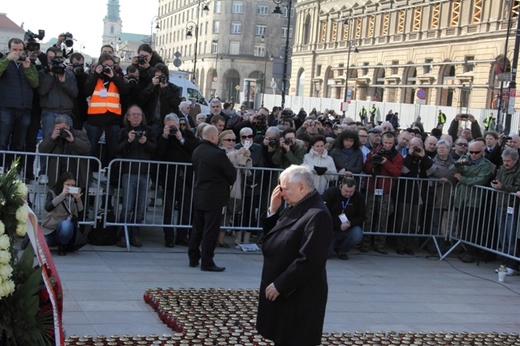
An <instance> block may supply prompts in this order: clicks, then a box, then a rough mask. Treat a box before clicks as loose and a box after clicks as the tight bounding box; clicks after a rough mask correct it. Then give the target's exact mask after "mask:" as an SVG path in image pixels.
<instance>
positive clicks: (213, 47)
mask: <svg viewBox="0 0 520 346" xmlns="http://www.w3.org/2000/svg"><path fill="white" fill-rule="evenodd" d="M217 53H218V42H215V41H213V42H211V54H217Z"/></svg>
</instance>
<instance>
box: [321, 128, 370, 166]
mask: <svg viewBox="0 0 520 346" xmlns="http://www.w3.org/2000/svg"><path fill="white" fill-rule="evenodd" d="M359 147H360V144H359V136H358V134H357V132H356V131H353V130H344V131H342V132H341V133H340V134H339V135H338V138H336V141H335V142H334V148H332V150H331V152H330V154H329V156H330V157H332V159H333V160H334V164H335V165H336V169H337V170H338V172H339V173H346V172H350V173H353V174H359V173H361V172H363V152H362V151H361V149H360V148H359Z"/></svg>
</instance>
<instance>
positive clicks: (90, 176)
mask: <svg viewBox="0 0 520 346" xmlns="http://www.w3.org/2000/svg"><path fill="white" fill-rule="evenodd" d="M16 160H19V164H18V177H19V178H20V179H21V180H22V181H24V182H25V184H26V186H27V191H28V195H27V203H28V204H29V205H30V206H31V208H32V209H33V211H34V213H35V214H36V215H37V216H38V219H39V220H40V221H41V220H43V217H44V216H45V213H46V211H45V202H46V197H47V192H49V190H51V189H52V188H54V184H55V183H56V181H57V180H58V178H59V176H60V174H61V173H63V172H65V171H70V172H71V173H72V174H73V175H74V176H75V177H76V185H77V186H78V187H80V188H81V189H82V192H83V200H82V201H83V206H84V210H83V212H81V213H80V214H79V219H78V220H79V223H80V224H84V225H92V226H94V225H95V224H96V222H99V221H100V220H99V211H100V207H101V204H100V203H101V198H100V196H102V195H103V187H102V186H101V182H100V179H99V177H100V176H102V171H100V170H99V167H101V162H100V161H99V160H98V159H97V158H95V157H91V156H77V155H56V154H43V153H27V152H13V151H0V167H1V168H0V170H1V171H2V172H7V171H8V170H9V168H10V167H11V164H12V163H13V162H15V161H16ZM39 175H45V176H47V178H48V181H47V182H44V183H42V182H41V181H39V180H38V179H37V178H38V176H39Z"/></svg>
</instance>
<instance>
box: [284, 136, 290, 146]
mask: <svg viewBox="0 0 520 346" xmlns="http://www.w3.org/2000/svg"><path fill="white" fill-rule="evenodd" d="M283 142H284V144H287V145H290V144H292V139H290V138H287V137H286V138H284V139H283Z"/></svg>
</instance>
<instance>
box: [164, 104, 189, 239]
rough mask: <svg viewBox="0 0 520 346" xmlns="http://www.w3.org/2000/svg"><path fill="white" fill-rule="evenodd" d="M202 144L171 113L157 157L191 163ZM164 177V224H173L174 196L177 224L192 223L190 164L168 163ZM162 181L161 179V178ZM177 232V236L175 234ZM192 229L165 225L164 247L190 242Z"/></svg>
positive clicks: (165, 119)
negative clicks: (181, 126) (180, 125)
mask: <svg viewBox="0 0 520 346" xmlns="http://www.w3.org/2000/svg"><path fill="white" fill-rule="evenodd" d="M198 145H199V140H198V139H197V138H195V135H194V134H193V132H191V131H189V130H186V131H184V130H182V129H181V128H180V127H179V118H178V117H177V115H175V114H173V113H171V114H168V115H166V116H165V117H164V127H163V129H162V133H161V134H160V136H159V137H158V139H157V151H156V155H157V158H158V159H159V160H161V161H167V162H187V163H191V155H192V153H193V151H194V150H195V148H196V147H197V146H198ZM160 175H161V176H162V177H164V178H165V179H164V183H163V187H164V215H163V222H164V224H165V225H171V223H172V220H173V214H174V212H175V211H174V207H173V206H174V198H175V200H176V201H177V204H178V206H179V218H178V221H177V223H178V224H180V225H189V224H191V222H190V209H191V204H192V193H191V190H192V186H193V184H192V182H193V168H192V166H191V165H168V166H166V167H164V170H162V171H161V172H160ZM161 180H162V179H161ZM175 233H177V236H175ZM188 233H189V228H177V230H175V229H174V228H172V227H164V246H166V247H174V246H175V244H177V245H184V246H187V245H188Z"/></svg>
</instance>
